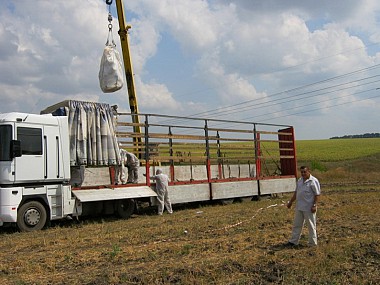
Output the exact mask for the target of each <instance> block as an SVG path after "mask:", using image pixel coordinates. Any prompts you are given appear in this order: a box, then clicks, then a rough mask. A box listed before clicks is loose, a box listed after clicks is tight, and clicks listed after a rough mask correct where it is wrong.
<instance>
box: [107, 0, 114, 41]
mask: <svg viewBox="0 0 380 285" xmlns="http://www.w3.org/2000/svg"><path fill="white" fill-rule="evenodd" d="M106 4H107V5H108V36H107V42H106V46H114V47H116V44H115V41H114V39H113V33H112V14H111V4H112V0H106ZM110 40H111V42H110Z"/></svg>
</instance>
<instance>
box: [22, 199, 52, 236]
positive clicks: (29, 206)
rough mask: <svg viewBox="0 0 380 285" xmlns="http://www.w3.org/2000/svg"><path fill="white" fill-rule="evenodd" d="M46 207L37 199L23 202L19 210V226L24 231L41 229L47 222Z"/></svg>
mask: <svg viewBox="0 0 380 285" xmlns="http://www.w3.org/2000/svg"><path fill="white" fill-rule="evenodd" d="M46 219H47V214H46V209H45V207H44V206H43V205H42V204H41V203H40V202H37V201H30V202H27V203H25V204H23V205H22V206H21V207H20V208H19V209H18V211H17V227H18V228H19V230H20V231H22V232H31V231H37V230H41V229H42V228H43V227H44V226H45V224H46Z"/></svg>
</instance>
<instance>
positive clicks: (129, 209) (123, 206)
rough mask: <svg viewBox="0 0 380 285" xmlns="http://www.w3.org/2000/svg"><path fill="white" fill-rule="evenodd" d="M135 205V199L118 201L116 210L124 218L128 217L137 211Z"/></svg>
mask: <svg viewBox="0 0 380 285" xmlns="http://www.w3.org/2000/svg"><path fill="white" fill-rule="evenodd" d="M135 207H136V205H135V200H133V199H125V200H118V201H116V212H117V214H118V215H119V216H120V217H121V218H123V219H128V218H129V217H130V216H131V215H132V214H133V212H134V211H135Z"/></svg>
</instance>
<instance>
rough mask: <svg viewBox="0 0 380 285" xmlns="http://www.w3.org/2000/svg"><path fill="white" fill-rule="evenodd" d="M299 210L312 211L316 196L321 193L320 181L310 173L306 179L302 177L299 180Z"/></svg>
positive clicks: (297, 190) (297, 189)
mask: <svg viewBox="0 0 380 285" xmlns="http://www.w3.org/2000/svg"><path fill="white" fill-rule="evenodd" d="M296 192H297V210H299V211H309V212H310V211H311V207H312V206H313V204H314V197H315V196H317V195H321V187H320V185H319V181H318V179H317V178H315V177H314V176H312V175H310V177H309V178H308V179H306V180H305V181H304V180H303V178H302V177H301V178H300V179H298V181H297V187H296Z"/></svg>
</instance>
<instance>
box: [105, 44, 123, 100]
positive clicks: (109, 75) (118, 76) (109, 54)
mask: <svg viewBox="0 0 380 285" xmlns="http://www.w3.org/2000/svg"><path fill="white" fill-rule="evenodd" d="M99 83H100V88H101V89H102V91H103V92H104V93H111V92H115V91H117V90H119V89H121V88H122V87H123V83H124V82H123V69H122V67H121V59H120V54H119V52H118V51H117V50H116V46H115V45H106V47H105V48H104V50H103V56H102V60H101V62H100V70H99Z"/></svg>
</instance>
